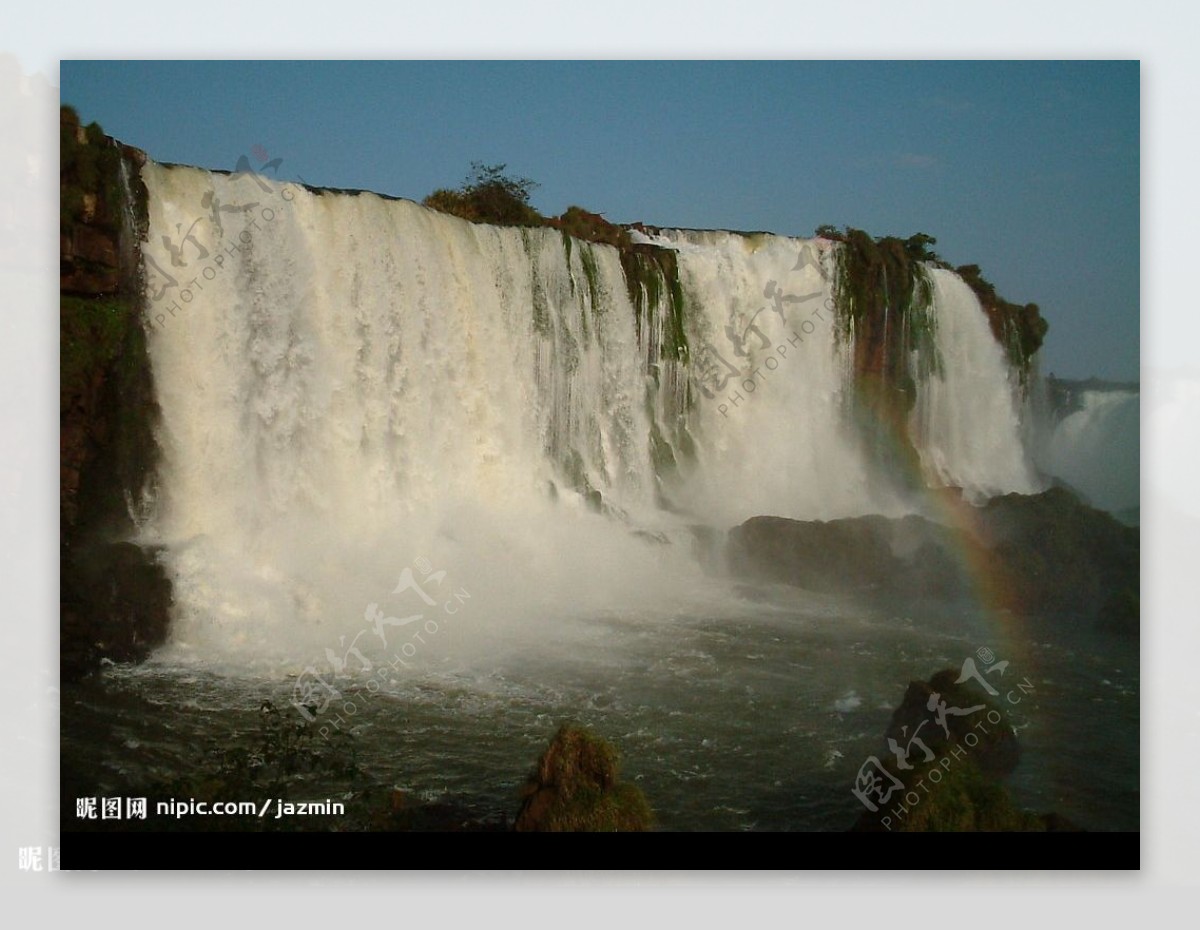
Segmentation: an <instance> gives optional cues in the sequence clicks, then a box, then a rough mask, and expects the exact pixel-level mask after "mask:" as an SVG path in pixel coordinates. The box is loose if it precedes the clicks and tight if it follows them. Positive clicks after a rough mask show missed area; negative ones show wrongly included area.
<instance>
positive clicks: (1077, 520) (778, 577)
mask: <svg viewBox="0 0 1200 930" xmlns="http://www.w3.org/2000/svg"><path fill="white" fill-rule="evenodd" d="M934 496H935V497H936V499H937V512H939V513H945V512H946V511H947V509H950V510H951V511H952V512H953V510H954V509H955V508H959V509H960V510H961V512H960V513H957V514H953V517H952V521H951V522H953V523H954V524H955V526H964V527H968V526H969V527H972V530H971V531H967V530H962V529H957V528H954V527H951V526H945V525H942V524H940V523H934V522H932V521H930V520H927V519H924V518H923V517H919V516H907V517H903V518H900V519H891V518H887V517H879V516H870V517H853V518H848V519H844V520H831V521H829V522H827V523H823V522H819V521H799V520H787V519H784V518H781V517H753V518H751V519H750V520H747V521H746V522H745V523H743V524H742V525H741V526H738V527H735V528H734V529H733V530H731V531H730V533H729V543H728V550H727V551H728V556H729V564H730V567H731V568H732V569H733V570H734V571H735V572H738V573H740V574H743V575H746V576H749V577H754V578H760V579H766V580H770V581H776V582H782V583H785V584H791V585H796V586H798V587H803V588H807V589H809V590H813V591H822V592H830V593H844V594H854V595H859V596H867V597H876V598H880V599H885V600H888V601H889V602H894V601H895V600H896V599H901V600H905V599H908V600H928V599H930V598H935V599H940V600H947V599H953V598H955V597H958V596H962V595H967V594H970V593H971V591H972V587H971V583H972V582H973V580H974V578H975V577H977V576H979V575H980V574H981V573H982V574H983V575H985V576H986V577H987V578H988V580H989V582H990V585H991V593H992V595H993V596H994V597H996V598H997V600H998V603H997V604H995V605H993V606H998V607H1003V608H1007V609H1009V610H1012V611H1014V612H1016V613H1020V614H1023V615H1028V616H1039V617H1048V618H1056V619H1059V620H1063V621H1065V622H1069V623H1070V622H1078V621H1082V622H1085V623H1088V624H1093V623H1095V624H1097V625H1099V626H1100V627H1101V628H1103V629H1106V630H1110V631H1114V632H1122V633H1136V632H1137V629H1138V593H1139V548H1140V546H1139V535H1138V530H1137V529H1136V528H1135V527H1130V526H1125V525H1124V524H1122V523H1121V522H1119V521H1118V520H1116V519H1115V518H1113V517H1112V516H1111V515H1109V514H1107V513H1105V512H1103V511H1100V510H1096V509H1094V508H1092V507H1089V506H1087V505H1086V504H1084V503H1083V502H1081V501H1080V500H1079V499H1078V498H1077V497H1076V496H1075V495H1074V494H1072V493H1071V492H1069V491H1067V490H1066V489H1064V488H1051V489H1050V490H1048V491H1045V492H1043V493H1041V494H1033V495H1021V494H1008V495H1005V496H1003V497H997V498H993V499H992V500H990V501H988V503H987V504H986V505H984V506H983V507H973V506H971V505H970V504H967V503H965V502H963V501H961V500H955V499H954V496H952V495H949V494H946V493H938V494H936V495H933V496H931V499H932V497H934Z"/></svg>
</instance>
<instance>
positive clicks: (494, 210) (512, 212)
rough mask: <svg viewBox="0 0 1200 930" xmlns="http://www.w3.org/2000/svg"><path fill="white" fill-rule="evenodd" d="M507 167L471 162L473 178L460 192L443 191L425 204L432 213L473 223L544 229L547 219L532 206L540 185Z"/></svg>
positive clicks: (425, 201)
mask: <svg viewBox="0 0 1200 930" xmlns="http://www.w3.org/2000/svg"><path fill="white" fill-rule="evenodd" d="M506 167H507V165H485V164H483V163H482V162H477V161H476V162H471V174H469V175H468V176H467V177H466V179H465V180H464V181H463V183H462V185H461V186H460V187H459V188H458V190H449V189H447V188H439V189H438V190H435V191H434V192H433V193H432V194H430V195H429V196H428V197H426V198H425V200H424V201H422V202H423V203H424V204H425V206H427V207H429V208H430V209H431V210H439V211H441V212H442V213H450V214H453V215H454V216H460V217H462V218H463V219H464V220H470V221H471V222H472V223H495V224H497V225H500V226H540V225H541V224H542V223H543V222H544V219H543V217H542V215H541V214H540V213H538V211H537V210H535V209H534V208H533V206H532V205H531V204H530V203H529V197H530V195H531V194H532V193H533V190H534V188H536V187H537V184H536V183H535V182H533V181H531V180H529V178H517V177H512V176H510V175H507V174H505V173H504V169H505V168H506Z"/></svg>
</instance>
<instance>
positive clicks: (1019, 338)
mask: <svg viewBox="0 0 1200 930" xmlns="http://www.w3.org/2000/svg"><path fill="white" fill-rule="evenodd" d="M954 270H955V272H956V273H957V274H958V276H959V277H960V278H962V279H963V280H964V281H965V282H966V283H967V284H968V285H970V287H971V290H973V291H974V292H975V295H976V296H977V297H978V298H979V302H980V304H982V305H983V310H984V313H986V314H987V317H988V323H989V325H990V326H991V328H992V335H993V336H995V337H996V341H997V342H999V343H1000V345H1002V346H1003V347H1004V351H1005V354H1006V355H1007V356H1008V362H1009V364H1010V365H1012V367H1013V368H1015V369H1016V370H1017V372H1018V374H1019V376H1020V378H1021V386H1022V388H1028V386H1029V373H1030V369H1031V368H1032V364H1031V363H1032V361H1033V356H1034V353H1036V352H1037V350H1038V349H1040V348H1041V347H1042V342H1043V341H1044V340H1045V338H1046V332H1047V331H1048V330H1049V329H1050V324H1049V323H1047V322H1046V321H1045V320H1044V319H1042V313H1041V310H1040V309H1039V307H1038V305H1037V304H1024V305H1021V304H1014V303H1011V302H1010V301H1007V300H1005V299H1004V298H1003V297H1001V296H1000V295H999V294H997V293H996V288H995V287H994V286H993V285H992V283H991V282H990V281H988V280H987V279H986V278H984V276H983V274H982V273H981V272H980V270H979V266H978V265H959V266H958V267H957V268H955V269H954Z"/></svg>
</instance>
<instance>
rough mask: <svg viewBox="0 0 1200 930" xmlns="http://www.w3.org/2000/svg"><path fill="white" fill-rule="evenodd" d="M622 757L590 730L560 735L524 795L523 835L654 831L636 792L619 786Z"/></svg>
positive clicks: (565, 730)
mask: <svg viewBox="0 0 1200 930" xmlns="http://www.w3.org/2000/svg"><path fill="white" fill-rule="evenodd" d="M618 771H619V767H618V756H617V751H616V749H614V748H613V747H612V746H611V745H610V744H609V743H607V742H606V741H605V740H603V739H601V738H600V737H598V736H596V735H595V734H593V733H592V732H591V731H589V730H587V729H585V728H584V727H580V726H576V725H574V724H567V725H565V726H563V727H562V728H560V729H559V731H558V733H556V734H555V736H554V739H552V740H551V741H550V745H549V746H548V747H547V749H546V751H545V752H544V753H542V756H541V758H540V759H539V760H538V763H537V767H536V768H535V770H534V771H533V773H532V774H531V775H530V776H529V778H528V779H527V780H526V783H525V786H524V788H523V789H522V792H521V794H522V797H523V799H524V800H523V803H522V805H521V810H520V813H519V814H518V815H517V820H516V824H515V829H516V830H517V831H518V832H543V833H562V832H613V831H642V830H648V829H649V828H650V827H651V825H652V824H653V820H654V815H653V813H652V812H651V810H650V806H649V805H648V804H647V803H646V798H645V797H644V796H643V795H642V792H641V791H640V790H639V789H638V788H637V787H636V786H635V785H629V784H622V783H621V782H620V781H618Z"/></svg>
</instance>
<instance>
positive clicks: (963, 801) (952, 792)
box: [891, 759, 1046, 833]
mask: <svg viewBox="0 0 1200 930" xmlns="http://www.w3.org/2000/svg"><path fill="white" fill-rule="evenodd" d="M935 769H936V770H939V771H940V772H941V776H940V778H939V780H938V782H937V783H936V784H933V783H932V782H931V780H930V775H932V774H934V770H935ZM920 782H924V788H925V789H928V790H927V792H926V791H925V790H924V789H923V790H922V791H921V792H918V794H919V796H920V798H921V800H920V801H919V802H918V803H917V804H914V805H911V807H910V811H909V813H908V814H907V815H906V816H905V817H904V819H903V820H897V819H896V818H893V822H892V824H891V829H892V832H902V833H947V832H955V833H968V832H1005V833H1012V832H1044V831H1045V829H1046V824H1045V821H1044V820H1043V819H1042V818H1041V817H1040V816H1038V815H1037V814H1034V813H1030V812H1029V811H1023V810H1021V809H1020V808H1018V807H1016V805H1014V804H1013V802H1012V799H1011V798H1010V797H1009V794H1008V791H1007V790H1005V788H1004V786H1003V785H1001V784H999V783H998V782H996V781H994V780H992V779H990V778H988V777H987V776H985V775H984V774H983V773H982V772H980V771H979V769H978V768H977V767H976V766H975V765H974V764H973V763H972V762H971V761H969V760H968V759H960V760H956V761H955V762H954V764H953V765H951V766H950V767H949V768H948V769H946V768H944V767H940V766H938V764H937V763H936V762H934V763H932V764H930V765H929V766H928V767H925V768H922V769H920V770H919V771H918V772H917V773H916V774H915V775H913V776H912V777H911V778H910V779H909V780H908V782H907V783H906V787H907V786H908V785H913V786H915V785H917V784H918V783H920ZM913 790H915V789H913Z"/></svg>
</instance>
